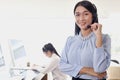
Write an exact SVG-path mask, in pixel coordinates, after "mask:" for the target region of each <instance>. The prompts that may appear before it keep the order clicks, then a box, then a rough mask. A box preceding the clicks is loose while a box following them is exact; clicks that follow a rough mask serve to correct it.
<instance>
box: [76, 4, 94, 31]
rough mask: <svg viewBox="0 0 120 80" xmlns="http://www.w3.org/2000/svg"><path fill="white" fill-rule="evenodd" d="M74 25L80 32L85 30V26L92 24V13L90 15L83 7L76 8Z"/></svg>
mask: <svg viewBox="0 0 120 80" xmlns="http://www.w3.org/2000/svg"><path fill="white" fill-rule="evenodd" d="M75 19H76V24H77V25H78V26H79V28H80V29H81V30H86V29H87V26H88V25H90V24H91V23H92V13H90V12H89V11H88V10H87V9H86V8H85V7H83V6H78V7H77V8H76V10H75Z"/></svg>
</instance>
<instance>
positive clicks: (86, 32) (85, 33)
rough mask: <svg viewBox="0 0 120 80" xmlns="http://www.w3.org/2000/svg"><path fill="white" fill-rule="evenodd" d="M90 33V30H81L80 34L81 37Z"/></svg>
mask: <svg viewBox="0 0 120 80" xmlns="http://www.w3.org/2000/svg"><path fill="white" fill-rule="evenodd" d="M91 32H92V31H91V29H88V30H81V34H82V36H83V37H86V36H88V35H89V34H90V33H91Z"/></svg>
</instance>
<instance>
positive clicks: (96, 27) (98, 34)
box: [91, 23, 102, 48]
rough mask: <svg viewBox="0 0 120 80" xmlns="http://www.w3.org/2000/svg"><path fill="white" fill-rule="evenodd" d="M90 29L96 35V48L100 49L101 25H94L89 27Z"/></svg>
mask: <svg viewBox="0 0 120 80" xmlns="http://www.w3.org/2000/svg"><path fill="white" fill-rule="evenodd" d="M91 29H92V31H93V32H94V33H95V35H96V47H97V48H99V47H102V25H101V24H99V23H94V24H92V25H91Z"/></svg>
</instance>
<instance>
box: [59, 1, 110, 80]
mask: <svg viewBox="0 0 120 80" xmlns="http://www.w3.org/2000/svg"><path fill="white" fill-rule="evenodd" d="M74 15H75V19H76V22H75V36H70V37H68V39H67V42H66V45H65V47H64V50H63V52H62V55H61V60H60V66H59V67H60V70H61V71H62V72H64V73H66V74H68V75H70V76H72V80H88V79H90V80H99V79H100V80H105V79H106V78H107V73H106V70H107V68H108V67H109V65H110V58H111V55H110V49H111V39H110V37H109V36H108V35H106V34H102V25H101V24H99V23H98V16H97V8H96V6H95V5H94V4H92V3H91V2H89V1H86V0H84V1H80V2H78V3H77V4H76V6H75V8H74Z"/></svg>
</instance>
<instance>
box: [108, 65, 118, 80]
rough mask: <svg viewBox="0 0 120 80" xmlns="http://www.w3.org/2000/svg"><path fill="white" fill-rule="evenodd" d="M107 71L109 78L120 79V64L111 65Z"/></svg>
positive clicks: (109, 79)
mask: <svg viewBox="0 0 120 80" xmlns="http://www.w3.org/2000/svg"><path fill="white" fill-rule="evenodd" d="M107 72H108V80H120V66H110V67H109V68H108V71H107Z"/></svg>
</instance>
